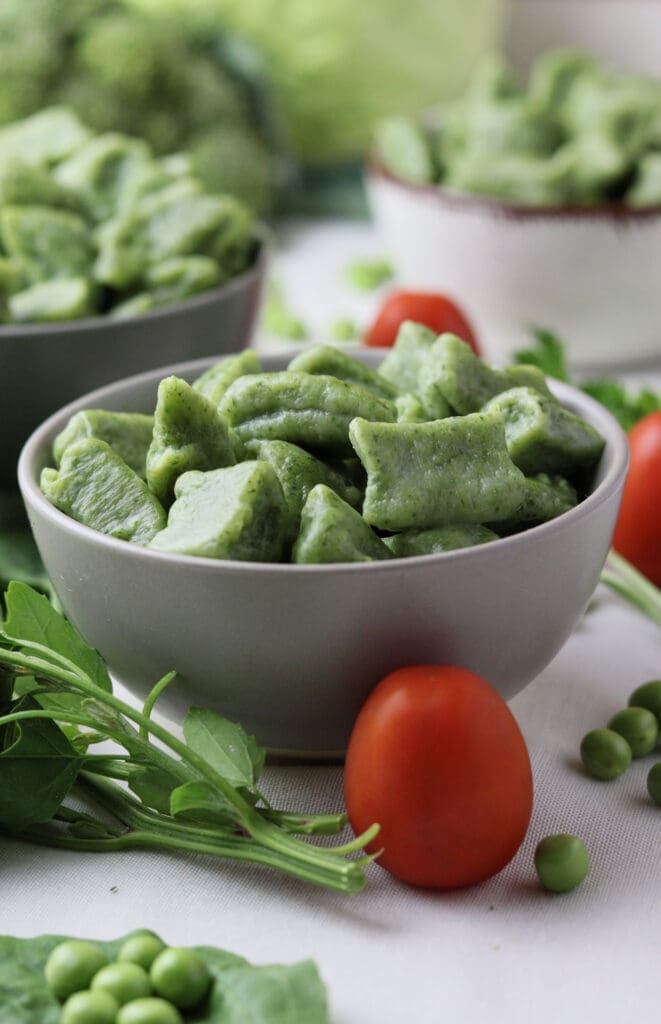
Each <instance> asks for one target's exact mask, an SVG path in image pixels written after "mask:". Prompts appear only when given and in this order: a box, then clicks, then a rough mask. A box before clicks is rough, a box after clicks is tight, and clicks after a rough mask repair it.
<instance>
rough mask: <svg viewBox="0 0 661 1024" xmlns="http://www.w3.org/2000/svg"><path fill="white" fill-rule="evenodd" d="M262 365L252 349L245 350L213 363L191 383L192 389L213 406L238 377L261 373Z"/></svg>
mask: <svg viewBox="0 0 661 1024" xmlns="http://www.w3.org/2000/svg"><path fill="white" fill-rule="evenodd" d="M261 371H262V364H261V363H260V361H259V356H258V355H257V353H256V352H255V351H254V349H251V348H246V349H244V350H243V352H239V354H238V355H236V356H228V358H227V359H221V361H220V362H219V363H214V365H213V366H211V367H209V369H208V370H206V371H205V372H204V373H203V374H202V375H201V376H200V377H198V378H197V380H194V381H193V387H194V388H195V390H196V391H199V392H200V394H201V395H204V397H205V398H208V399H209V401H210V402H213V404H214V405H218V404H219V403H220V400H221V398H222V397H223V395H224V394H225V392H226V391H227V389H228V387H229V386H230V384H232V383H233V382H234V381H235V380H237V379H238V378H239V377H243V375H244V374H246V373H261Z"/></svg>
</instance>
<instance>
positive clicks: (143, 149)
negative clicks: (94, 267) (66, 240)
mask: <svg viewBox="0 0 661 1024" xmlns="http://www.w3.org/2000/svg"><path fill="white" fill-rule="evenodd" d="M150 158H151V154H150V151H149V146H148V145H147V143H146V142H143V141H142V140H141V139H135V138H132V137H130V136H128V135H122V134H121V133H119V132H105V133H103V134H102V135H97V136H96V137H95V138H92V139H90V140H89V141H88V142H86V143H84V144H83V145H82V146H80V147H79V148H78V149H77V150H76V152H75V153H72V155H71V156H70V157H68V158H67V159H66V160H64V161H63V162H62V163H61V164H59V165H58V166H57V167H56V168H55V171H54V172H53V174H54V178H55V181H56V182H58V184H60V185H62V186H64V187H65V188H68V189H71V190H72V191H75V192H76V193H77V194H78V195H81V196H82V197H83V199H84V201H85V204H86V206H87V209H88V210H89V212H90V214H91V216H92V217H93V219H94V220H96V221H102V220H106V219H107V218H108V217H109V216H110V215H111V214H112V213H113V211H114V210H115V208H116V206H117V202H118V199H119V196H120V194H121V192H122V189H123V188H124V186H125V184H126V183H127V182H128V181H129V179H130V178H131V176H132V175H133V174H135V173H136V171H137V169H138V168H139V167H141V166H143V165H146V164H148V163H149V160H150Z"/></svg>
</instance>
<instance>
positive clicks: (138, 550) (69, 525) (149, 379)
mask: <svg viewBox="0 0 661 1024" xmlns="http://www.w3.org/2000/svg"><path fill="white" fill-rule="evenodd" d="M344 351H346V352H347V354H350V355H357V354H360V355H361V356H362V357H363V360H364V361H365V362H366V363H367V365H372V364H373V365H375V366H376V365H378V363H379V362H380V360H381V359H383V358H384V357H385V354H386V353H387V352H388V351H389V349H385V348H371V349H365V347H364V346H363V347H360V346H356V347H351V348H347V349H345V350H344ZM299 352H300V349H298V348H294V349H291V350H290V349H287V350H282V351H278V352H274V353H264V352H257V355H258V356H259V358H260V360H261V361H262V364H263V365H265V370H267V371H268V369H269V365H270V364H271V363H276V364H278V363H280V362H281V361H283V360H285V361H289V359H291V358H293V356H294V355H295V354H298V353H299ZM230 355H231V354H230ZM224 358H229V355H228V356H222V357H221V359H224ZM218 361H219V360H218V359H217V358H216V357H205V358H202V359H195V360H189V361H187V362H183V363H174V364H172V365H170V366H165V367H160V368H157V369H155V370H147V371H145V372H143V373H139V374H134V375H133V376H130V377H124V378H122V379H121V380H118V381H115V382H114V383H112V384H109V385H105V386H104V387H102V388H97V389H96V390H94V391H91V392H89V393H88V394H87V395H83V396H81V397H80V398H78V399H76V400H75V401H74V402H70V403H69V404H68V405H66V406H63V407H62V408H61V409H59V410H58V411H57V412H55V413H53V415H52V416H49V417H48V419H46V420H44V422H43V423H42V424H41V425H40V426H39V427H37V428H36V430H34V431H33V432H32V434H31V435H30V437H29V438H28V440H27V441H26V442H25V444H24V446H23V449H22V451H21V454H20V457H19V461H18V483H19V488H20V491H21V495H22V497H23V501H24V503H25V505H26V508H27V511H28V514H29V512H30V510H31V509H34V510H35V512H36V513H37V514H38V515H40V516H42V517H43V518H44V519H46V520H47V521H48V522H49V524H50V525H51V527H52V528H54V529H56V530H63V531H64V532H65V533H66V534H68V535H69V536H70V537H72V538H74V539H77V540H78V542H79V543H81V544H82V545H83V547H84V546H85V545H98V546H100V547H101V548H104V549H107V550H108V551H109V552H110V553H111V554H112V553H115V554H116V555H117V556H118V557H120V556H121V557H126V556H131V555H132V556H134V557H135V558H136V559H138V560H140V559H146V560H147V563H149V562H154V564H159V563H160V564H162V565H165V564H168V563H169V564H170V565H172V566H173V567H175V566H176V567H178V568H179V569H180V570H181V571H185V570H186V569H187V568H188V569H190V570H193V571H195V572H200V573H205V574H206V573H211V574H213V573H218V572H222V573H228V574H230V575H232V574H235V573H239V574H242V575H249V574H250V573H253V574H256V573H260V574H261V573H267V574H268V575H276V576H277V575H293V576H299V575H301V576H303V575H311V574H315V573H318V574H320V575H322V576H329V575H335V576H336V575H338V574H340V575H341V574H344V573H350V574H354V573H364V572H371V573H375V572H378V573H388V572H395V573H397V572H401V571H403V570H405V569H406V568H407V567H408V566H411V567H414V566H425V565H427V566H430V567H431V566H434V565H439V566H440V565H441V564H447V563H449V562H457V561H459V562H460V561H466V562H470V561H473V560H475V559H476V558H478V559H479V558H481V557H483V556H484V552H485V549H486V550H487V551H491V552H493V551H495V550H497V551H499V552H506V551H510V550H511V551H512V553H515V552H516V550H517V549H518V548H520V547H521V545H524V546H525V545H526V544H528V543H530V541H531V539H532V540H533V541H534V538H535V537H542V536H547V535H549V536H550V535H552V534H558V535H561V534H562V533H564V531H565V530H567V529H572V526H573V524H574V523H576V522H578V521H579V520H580V519H583V518H584V517H585V516H589V515H590V514H591V513H592V512H593V510H594V509H596V508H597V507H598V506H600V505H601V504H602V503H603V502H605V501H608V500H609V498H611V497H612V495H613V493H614V492H617V491H618V489H620V488H621V486H622V485H623V483H624V479H625V476H626V473H627V469H628V464H629V444H628V441H627V436H626V434H625V432H624V430H623V429H622V427H621V426H620V424H619V423H618V421H617V420H616V419H615V417H614V416H613V415H612V414H611V413H610V412H609V411H608V410H607V409H606V408H605V407H604V406H602V405H601V404H600V403H599V402H597V401H596V399H594V398H592V397H591V396H589V395H586V394H585V393H584V392H582V391H580V390H579V389H578V388H576V387H574V386H572V385H570V384H567V383H565V382H562V381H557V380H554V379H553V378H547V379H548V380H549V383H550V385H551V388H552V391H553V392H554V394H555V395H556V396H557V397H558V398H559V399H560V400H561V401H562V402H563V404H566V405H568V406H569V407H570V409H572V410H575V409H576V408H579V409H580V410H581V415H586V417H587V418H588V419H589V422H590V423H592V424H593V425H594V426H596V428H597V429H598V430H599V431H600V433H602V435H603V436H604V437H605V439H606V441H607V443H608V444H609V445H610V446H611V448H612V455H611V464H610V466H609V467H608V470H607V472H606V474H605V475H604V478H603V480H601V482H600V483H599V484H598V486H597V487H596V488H595V489H594V490H593V491H592V492H591V493H590V494H588V495H587V496H586V497H585V498H584V499H583V500H582V501H581V502H579V504H578V505H576V506H575V507H574V508H572V509H570V510H569V511H568V512H564V513H562V514H561V515H559V516H556V518H555V519H551V520H549V521H548V522H545V523H540V524H539V525H537V526H532V527H529V528H528V529H527V530H523V531H521V532H520V533H516V534H512V535H510V536H508V537H499V538H498V539H497V540H493V541H489V543H488V544H477V545H472V546H470V547H466V548H458V549H455V550H452V551H444V552H439V553H436V554H425V555H411V556H408V557H406V558H392V559H384V560H383V561H374V562H332V563H322V564H319V563H315V564H303V565H299V564H296V563H291V562H257V561H255V562H252V561H238V560H236V559H214V558H201V557H200V556H197V555H180V554H172V553H170V552H165V551H158V550H155V549H151V548H145V547H140V546H138V545H134V544H130V542H128V541H124V540H119V539H117V538H115V537H110V536H108V535H106V534H103V533H100V532H98V531H97V530H93V529H92V528H91V527H88V526H83V525H82V524H81V523H78V522H76V520H74V519H71V518H70V517H69V516H67V515H66V514H65V513H64V512H61V511H60V510H59V509H57V508H56V507H55V506H54V505H51V503H50V502H49V501H48V500H47V499H46V497H45V496H44V495H43V494H42V492H41V490H40V489H39V481H38V474H39V473H40V466H41V465H42V464H43V451H44V448H45V447H46V446H47V445H50V444H52V440H53V438H54V435H55V433H57V432H59V431H60V430H61V429H63V427H64V425H65V423H66V422H67V420H68V419H69V417H70V416H71V415H73V413H74V412H78V411H80V410H82V409H84V408H99V405H98V400H101V401H103V400H104V397H105V396H108V393H109V392H112V391H114V390H116V389H118V390H125V389H128V392H129V393H130V392H131V391H132V390H134V389H135V388H137V387H140V386H142V385H146V384H150V385H151V384H152V383H153V384H154V385H157V383H158V381H160V380H161V379H162V378H163V377H166V376H170V375H171V374H173V373H174V374H176V375H177V376H183V377H188V378H189V379H190V378H192V377H193V376H198V375H199V374H200V373H202V372H203V371H204V370H205V369H207V368H208V367H210V366H212V365H213V364H214V363H216V362H218Z"/></svg>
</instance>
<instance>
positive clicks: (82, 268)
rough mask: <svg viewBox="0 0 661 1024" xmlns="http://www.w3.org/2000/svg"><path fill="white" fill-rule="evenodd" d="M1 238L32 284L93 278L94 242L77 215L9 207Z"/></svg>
mask: <svg viewBox="0 0 661 1024" xmlns="http://www.w3.org/2000/svg"><path fill="white" fill-rule="evenodd" d="M0 239H1V241H2V245H3V247H4V250H5V252H6V253H7V255H9V256H13V257H14V258H15V259H16V260H17V261H18V262H19V264H20V265H21V267H22V268H23V269H24V272H25V276H26V278H27V280H28V281H29V282H31V283H32V284H37V283H40V282H42V281H49V280H52V279H55V278H58V279H67V278H85V277H89V275H90V267H91V264H92V261H93V258H94V249H93V245H92V239H91V236H90V232H89V230H88V227H87V224H86V223H85V221H84V220H83V218H82V217H79V216H78V214H76V213H71V212H70V211H68V210H56V209H51V208H50V207H48V206H5V207H4V208H3V210H2V211H1V212H0Z"/></svg>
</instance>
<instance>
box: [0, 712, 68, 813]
mask: <svg viewBox="0 0 661 1024" xmlns="http://www.w3.org/2000/svg"><path fill="white" fill-rule="evenodd" d="M38 706H39V705H38V704H37V703H36V702H35V701H34V700H33V699H32V698H31V697H30V695H27V696H25V697H21V698H20V700H18V701H14V702H13V703H12V704H10V705H5V706H4V708H3V711H4V712H5V713H8V712H11V713H13V712H16V711H28V710H31V709H33V708H38ZM0 749H1V750H2V752H1V753H0V778H1V779H2V785H0V826H1V827H2V828H5V829H7V830H8V831H11V832H20V831H21V830H22V829H25V828H27V827H28V826H29V825H34V824H37V823H40V822H44V821H49V820H50V818H52V816H53V815H54V814H55V812H56V811H57V809H58V807H59V806H60V804H61V803H62V801H63V800H64V798H65V797H66V795H67V793H68V792H69V790H70V789H71V787H72V785H73V783H74V782H75V780H76V776H77V775H78V772H79V771H80V769H81V767H82V766H83V760H82V758H81V757H80V755H79V754H78V752H77V751H76V749H75V747H74V746H72V744H71V743H70V742H69V740H68V739H67V738H66V736H65V735H64V733H63V732H62V731H61V730H60V729H59V728H58V727H57V725H56V724H55V723H54V722H52V721H50V719H44V718H40V719H28V720H25V721H22V722H12V723H9V724H7V725H5V726H2V727H0Z"/></svg>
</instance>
